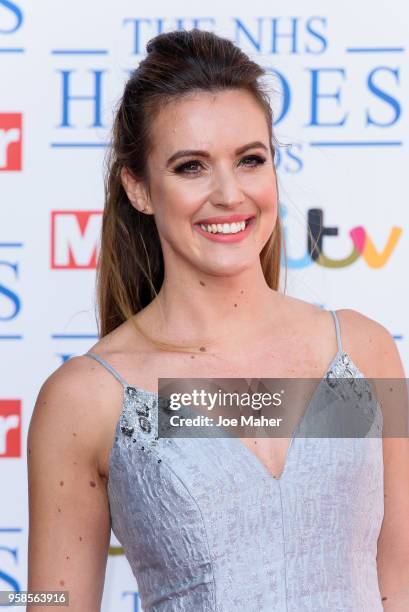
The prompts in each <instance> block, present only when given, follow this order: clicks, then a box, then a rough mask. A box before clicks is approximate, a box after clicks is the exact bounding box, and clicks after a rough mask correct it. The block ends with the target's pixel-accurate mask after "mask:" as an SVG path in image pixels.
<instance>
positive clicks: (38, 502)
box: [27, 360, 111, 612]
mask: <svg viewBox="0 0 409 612" xmlns="http://www.w3.org/2000/svg"><path fill="white" fill-rule="evenodd" d="M84 374H85V373H84V369H83V368H82V369H80V367H79V360H69V361H68V362H66V363H65V364H64V365H63V366H61V367H60V368H59V369H58V370H56V371H55V372H54V373H53V374H52V375H51V376H50V377H49V378H48V379H47V380H46V381H45V383H44V384H43V386H42V387H41V389H40V392H39V395H38V398H37V401H36V404H35V407H34V411H33V415H32V418H31V422H30V427H29V432H28V438H27V463H28V492H29V542H28V586H27V590H28V591H44V590H57V591H68V592H69V602H70V604H69V608H68V609H69V610H73V611H76V612H83V611H84V610H87V612H98V611H99V610H100V605H101V599H102V593H103V586H104V578H105V570H106V562H107V556H108V547H109V541H110V532H111V529H110V516H109V505H108V499H107V493H106V486H105V480H104V479H103V478H102V477H101V476H100V474H99V471H98V459H97V458H98V450H100V448H101V446H100V445H101V443H102V435H101V429H102V425H99V424H98V423H99V421H98V416H99V415H98V401H97V393H95V394H94V393H93V389H92V385H94V387H95V382H93V383H91V382H90V381H88V380H86V379H85V378H84ZM94 380H95V379H94ZM48 609H49V607H45V606H44V607H42V606H28V608H27V610H28V611H29V612H31V611H32V612H40V611H42V610H44V612H45V611H46V610H48Z"/></svg>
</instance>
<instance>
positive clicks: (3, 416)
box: [0, 399, 21, 458]
mask: <svg viewBox="0 0 409 612" xmlns="http://www.w3.org/2000/svg"><path fill="white" fill-rule="evenodd" d="M5 457H7V458H9V457H21V400H11V399H9V400H6V399H3V400H0V458H5Z"/></svg>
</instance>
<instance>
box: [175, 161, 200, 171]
mask: <svg viewBox="0 0 409 612" xmlns="http://www.w3.org/2000/svg"><path fill="white" fill-rule="evenodd" d="M198 165H199V166H201V165H202V164H201V163H200V162H199V161H197V160H192V161H188V162H185V163H184V164H181V165H180V166H178V167H177V168H175V172H176V173H177V174H197V172H192V171H191V168H192V167H193V168H197V166H198Z"/></svg>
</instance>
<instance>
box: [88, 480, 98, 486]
mask: <svg viewBox="0 0 409 612" xmlns="http://www.w3.org/2000/svg"><path fill="white" fill-rule="evenodd" d="M89 486H90V487H96V486H97V485H96V484H95V482H94V481H93V480H90V481H89Z"/></svg>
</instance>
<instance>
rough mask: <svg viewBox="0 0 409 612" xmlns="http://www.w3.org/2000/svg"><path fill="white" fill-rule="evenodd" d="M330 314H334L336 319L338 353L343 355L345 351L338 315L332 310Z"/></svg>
mask: <svg viewBox="0 0 409 612" xmlns="http://www.w3.org/2000/svg"><path fill="white" fill-rule="evenodd" d="M330 312H331V313H332V316H333V317H334V321H335V331H336V333H337V344H338V353H343V352H344V349H343V348H342V340H341V332H340V328H339V321H338V317H337V313H336V312H335V310H330Z"/></svg>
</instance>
